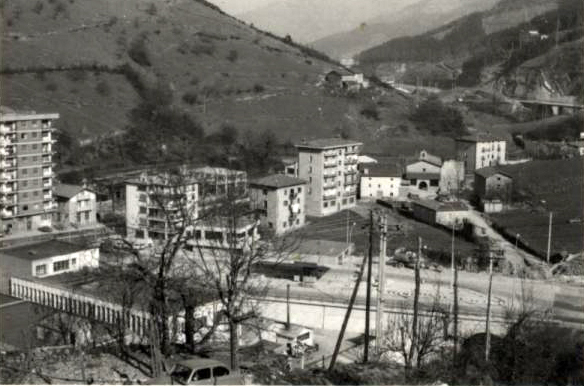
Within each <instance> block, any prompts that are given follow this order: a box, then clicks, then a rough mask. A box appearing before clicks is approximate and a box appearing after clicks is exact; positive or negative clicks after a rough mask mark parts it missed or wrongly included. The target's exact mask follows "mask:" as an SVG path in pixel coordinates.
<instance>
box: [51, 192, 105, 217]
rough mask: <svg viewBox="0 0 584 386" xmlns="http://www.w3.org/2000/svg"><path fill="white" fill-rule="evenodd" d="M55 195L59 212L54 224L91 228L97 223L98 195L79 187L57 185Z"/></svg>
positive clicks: (57, 211) (56, 214) (56, 213)
mask: <svg viewBox="0 0 584 386" xmlns="http://www.w3.org/2000/svg"><path fill="white" fill-rule="evenodd" d="M53 195H54V196H55V200H56V201H57V210H56V212H55V213H54V214H53V223H54V224H55V225H57V224H59V225H62V226H69V225H72V226H74V227H83V226H90V225H94V224H95V223H97V203H96V194H95V193H94V192H93V191H91V190H89V189H87V188H85V187H83V186H78V185H69V184H58V185H55V188H54V190H53Z"/></svg>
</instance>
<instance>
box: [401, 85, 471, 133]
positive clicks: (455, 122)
mask: <svg viewBox="0 0 584 386" xmlns="http://www.w3.org/2000/svg"><path fill="white" fill-rule="evenodd" d="M410 119H411V120H412V121H413V122H414V123H416V125H417V126H418V129H419V130H422V131H427V132H429V133H430V134H432V135H446V136H451V137H458V136H461V135H464V134H466V128H465V126H464V121H463V119H462V114H460V112H459V111H458V110H457V109H455V108H452V107H448V106H445V105H444V104H443V103H442V101H441V100H440V99H439V98H438V97H437V96H436V95H431V96H430V97H428V99H426V100H425V101H423V102H422V103H421V104H420V106H419V107H418V108H417V109H416V110H415V111H414V113H413V114H412V115H411V116H410Z"/></svg>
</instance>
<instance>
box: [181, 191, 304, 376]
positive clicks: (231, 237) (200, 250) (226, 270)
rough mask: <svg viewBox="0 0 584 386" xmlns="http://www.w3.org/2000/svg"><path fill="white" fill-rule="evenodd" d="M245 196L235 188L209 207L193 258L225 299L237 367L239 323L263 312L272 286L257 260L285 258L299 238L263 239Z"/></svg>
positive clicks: (199, 227) (232, 356) (198, 229)
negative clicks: (260, 274) (257, 271)
mask: <svg viewBox="0 0 584 386" xmlns="http://www.w3.org/2000/svg"><path fill="white" fill-rule="evenodd" d="M242 201H243V200H242V195H241V192H237V191H234V190H233V189H232V190H231V191H228V192H227V194H226V196H225V197H224V199H222V200H220V201H219V202H215V203H214V204H213V207H211V208H206V209H207V210H206V211H207V213H209V214H211V215H208V216H206V218H205V219H203V220H201V221H199V224H197V225H196V227H195V229H196V230H195V237H194V238H193V239H192V241H191V243H192V246H193V251H194V253H193V255H192V257H191V262H192V264H193V266H194V267H195V270H196V272H197V274H198V276H199V277H203V278H205V283H206V284H207V285H208V286H209V287H210V288H212V289H213V290H214V291H216V293H217V296H218V298H219V300H220V302H221V306H222V313H223V315H224V317H225V319H226V322H227V324H228V329H229V345H230V362H231V367H232V368H237V366H238V364H237V349H238V336H237V330H238V325H240V324H241V323H242V322H244V321H249V320H250V319H252V318H254V317H255V316H257V315H258V300H259V299H260V298H261V297H263V296H264V295H265V294H266V293H267V289H268V288H267V284H266V283H265V282H262V281H260V280H256V278H254V277H253V272H254V267H255V265H256V264H259V263H262V262H267V261H269V262H281V261H283V260H284V259H285V258H286V257H287V256H288V255H289V254H290V253H292V252H293V250H294V248H295V247H296V246H297V241H298V238H297V237H295V236H284V237H280V238H270V239H269V240H267V239H264V240H260V239H259V233H258V227H259V221H257V219H256V218H255V216H254V215H253V213H252V212H251V211H250V209H249V207H248V205H247V204H246V203H244V202H242ZM203 229H204V230H203ZM203 232H204V233H205V236H204V237H203Z"/></svg>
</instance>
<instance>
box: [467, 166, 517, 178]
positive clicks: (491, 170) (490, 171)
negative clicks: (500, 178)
mask: <svg viewBox="0 0 584 386" xmlns="http://www.w3.org/2000/svg"><path fill="white" fill-rule="evenodd" d="M475 174H478V175H479V176H481V177H484V178H489V177H491V176H494V175H495V174H502V175H504V176H506V177H509V178H513V177H512V176H511V175H510V174H508V173H505V172H502V171H501V170H499V169H497V168H496V167H492V166H489V167H486V168H480V169H477V170H475Z"/></svg>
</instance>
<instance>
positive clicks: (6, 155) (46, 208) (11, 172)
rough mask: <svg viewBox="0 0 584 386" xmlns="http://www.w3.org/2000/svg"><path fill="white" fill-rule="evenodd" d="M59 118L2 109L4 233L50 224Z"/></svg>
mask: <svg viewBox="0 0 584 386" xmlns="http://www.w3.org/2000/svg"><path fill="white" fill-rule="evenodd" d="M58 118H59V114H36V113H34V112H15V111H13V110H10V109H7V108H5V107H2V108H0V214H1V218H2V228H3V229H2V231H3V232H5V233H11V232H23V231H24V232H26V231H31V230H34V229H37V228H39V227H43V226H51V218H52V215H53V212H54V211H55V205H54V202H53V195H52V190H51V188H52V185H53V144H54V142H55V141H54V140H53V136H52V132H53V126H52V123H53V121H54V120H55V119H58Z"/></svg>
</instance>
